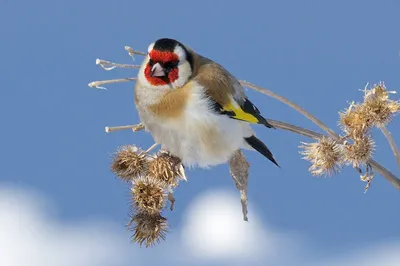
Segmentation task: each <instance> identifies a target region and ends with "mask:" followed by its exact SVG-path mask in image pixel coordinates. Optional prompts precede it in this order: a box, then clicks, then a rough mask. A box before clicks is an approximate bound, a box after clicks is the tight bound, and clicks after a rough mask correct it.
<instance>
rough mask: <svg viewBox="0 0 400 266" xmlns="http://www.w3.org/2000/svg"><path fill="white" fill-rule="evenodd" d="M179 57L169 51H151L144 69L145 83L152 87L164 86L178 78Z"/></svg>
mask: <svg viewBox="0 0 400 266" xmlns="http://www.w3.org/2000/svg"><path fill="white" fill-rule="evenodd" d="M178 64H179V56H178V55H177V54H175V53H174V52H170V51H159V50H156V49H153V50H151V51H150V52H149V61H148V62H147V65H146V67H145V69H144V75H145V77H146V79H147V81H148V82H149V83H150V84H151V85H153V86H164V85H168V84H171V83H173V82H174V81H176V80H178V78H179V67H178Z"/></svg>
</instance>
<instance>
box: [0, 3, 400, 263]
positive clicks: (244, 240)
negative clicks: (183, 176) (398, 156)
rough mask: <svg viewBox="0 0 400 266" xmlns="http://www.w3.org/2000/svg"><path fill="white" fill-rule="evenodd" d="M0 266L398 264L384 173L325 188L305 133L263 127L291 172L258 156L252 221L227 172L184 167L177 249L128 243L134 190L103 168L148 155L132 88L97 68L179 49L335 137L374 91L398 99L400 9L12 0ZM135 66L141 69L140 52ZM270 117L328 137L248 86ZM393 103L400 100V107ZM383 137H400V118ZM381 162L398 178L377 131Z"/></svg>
mask: <svg viewBox="0 0 400 266" xmlns="http://www.w3.org/2000/svg"><path fill="white" fill-rule="evenodd" d="M0 6H1V8H0V34H1V40H0V47H1V49H0V58H1V61H2V62H1V63H2V64H1V65H0V73H1V75H0V82H1V86H2V89H1V96H0V114H1V121H2V124H3V126H2V131H1V138H0V142H1V148H2V152H1V155H0V156H1V162H2V163H1V165H2V173H1V175H0V254H1V256H0V265H9V266H11V265H17V266H19V265H57V266H58V265H100V266H103V265H154V264H155V263H163V264H164V265H187V264H188V263H190V264H191V265H193V264H196V263H198V264H200V265H245V264H246V263H249V261H251V265H265V264H266V263H269V265H300V264H306V265H314V264H315V265H354V263H355V262H357V263H359V264H358V265H400V255H399V252H398V250H399V248H400V228H399V226H397V224H398V221H399V220H400V213H399V212H398V204H397V203H398V202H399V200H400V196H399V192H398V191H397V190H396V189H395V188H394V187H393V186H391V185H390V184H389V183H388V182H387V181H386V180H385V179H384V178H382V177H381V176H377V177H376V178H375V180H374V181H373V182H372V185H371V188H370V190H369V191H368V192H367V193H366V194H364V187H365V183H363V182H361V181H360V178H359V175H358V173H357V172H356V171H355V170H353V169H351V168H346V169H343V170H342V171H341V172H340V174H338V175H336V176H334V177H331V178H316V177H313V176H312V175H311V174H310V173H309V172H308V167H309V166H310V164H309V163H308V162H307V161H304V160H302V159H301V155H300V154H299V148H298V146H299V145H301V143H300V142H301V141H309V140H308V139H306V138H304V137H300V136H297V135H294V134H292V133H288V132H284V131H280V130H276V131H274V130H268V129H267V128H265V127H262V126H254V128H255V130H256V133H257V135H258V136H259V137H260V139H262V140H263V141H264V142H265V143H266V144H267V145H268V146H269V148H270V149H271V151H272V152H273V153H274V155H275V157H276V159H277V161H278V162H279V163H280V165H281V167H282V168H281V169H279V168H277V167H275V166H274V165H273V164H271V163H270V162H268V161H267V160H266V159H265V158H263V157H262V156H261V155H259V154H257V153H255V152H246V153H245V154H246V156H247V159H248V160H249V162H250V164H251V168H250V171H251V172H250V181H249V204H250V212H249V220H250V222H249V223H245V222H243V221H242V220H241V219H242V218H241V207H240V200H239V193H238V192H237V191H236V189H235V186H234V183H233V181H232V179H231V177H230V175H229V170H228V166H227V165H221V166H218V167H213V168H211V169H208V170H202V169H192V170H188V171H187V176H188V178H189V180H188V182H186V183H181V185H180V187H179V188H178V189H177V190H176V192H175V197H176V200H177V202H176V206H175V210H174V211H173V212H169V211H167V212H166V217H167V218H168V221H169V225H170V232H169V234H168V236H167V241H166V242H162V243H161V244H160V245H157V246H156V247H155V248H152V249H144V248H141V249H140V248H139V247H137V245H136V244H130V243H129V242H130V234H131V233H130V232H127V231H126V229H125V224H126V223H127V221H128V216H127V213H128V204H129V202H130V199H129V187H128V186H127V185H126V184H124V183H122V182H120V180H118V179H116V178H115V177H114V175H113V174H112V173H111V172H110V170H109V165H110V160H111V159H110V158H111V156H112V154H113V153H114V152H115V151H116V150H117V148H118V147H119V146H121V145H126V144H137V145H138V146H141V147H143V148H147V147H149V146H151V145H152V144H153V141H152V138H151V136H150V135H149V134H147V133H145V132H137V133H132V132H131V131H129V130H126V131H119V132H115V133H110V134H106V133H105V132H104V127H105V126H117V125H127V124H134V123H138V122H139V119H138V115H137V112H136V109H135V106H134V102H133V86H134V84H133V83H119V84H112V85H107V86H106V87H107V89H108V90H97V89H93V88H89V87H88V86H87V84H88V83H89V82H91V81H94V80H103V79H112V78H123V77H134V76H136V73H137V72H136V70H132V69H115V70H112V71H108V72H106V71H104V70H102V69H101V68H100V67H99V66H96V65H95V60H96V58H101V59H105V60H110V61H114V62H119V63H128V64H129V63H132V59H131V58H130V57H129V56H128V54H127V53H126V51H125V50H124V46H126V45H128V46H131V47H132V48H134V49H136V50H141V51H146V49H147V46H148V45H149V44H150V43H151V42H153V41H155V40H156V39H158V38H162V37H170V38H175V39H178V40H180V41H181V42H183V43H185V44H187V45H188V46H190V47H192V48H193V49H195V50H196V51H197V52H198V53H200V54H203V55H205V56H207V57H209V58H211V59H213V60H215V61H216V62H218V63H220V64H222V65H223V66H225V68H227V69H228V70H229V71H230V72H232V73H233V74H234V75H235V76H236V77H237V78H238V79H245V80H247V81H250V82H252V83H255V84H257V85H260V86H262V87H266V88H268V89H270V90H272V91H274V92H276V93H278V94H280V95H282V96H285V97H287V98H288V99H290V100H292V101H294V102H296V103H298V104H299V105H300V106H302V107H303V108H305V109H306V110H308V111H310V112H311V113H313V114H314V115H316V116H317V117H318V118H319V119H321V120H322V121H324V122H325V123H326V124H327V125H328V126H329V127H331V128H334V129H335V130H337V132H339V128H338V126H337V124H338V112H339V111H340V110H343V109H344V108H346V107H347V106H348V103H349V102H350V101H352V100H355V101H361V100H362V96H363V93H362V92H361V91H360V90H361V89H363V88H364V87H365V85H366V84H367V83H368V82H369V83H370V84H375V83H378V82H380V81H384V82H385V84H386V86H387V88H388V89H389V90H399V88H400V75H399V73H400V72H399V70H400V35H399V25H400V17H399V10H400V2H398V1H395V0H392V1H390V0H387V1H361V0H358V1H343V0H339V1H311V0H305V1H289V0H286V1H261V0H258V1H256V0H248V1H236V0H234V1H222V0H219V1H212V0H203V1H183V0H179V1H173V0H171V1H161V0H152V1H136V0H135V1H132V0H131V1H127V0H119V1H104V0H96V1H94V0H87V1H76V0H69V1H63V0H53V1H50V0H37V1H27V0H25V1H21V0H2V1H1V4H0ZM135 58H136V61H135V62H136V63H138V64H139V63H141V60H142V58H141V57H140V56H136V57H135ZM247 94H248V96H249V98H250V99H251V100H252V102H253V103H254V104H256V105H257V106H258V107H259V109H260V110H261V112H262V113H263V114H264V116H265V117H267V118H272V119H276V120H281V121H285V122H289V123H292V124H295V125H300V126H303V127H306V128H309V129H312V130H316V131H319V132H321V131H320V130H319V129H318V128H317V127H316V126H315V125H313V124H312V123H311V122H310V121H308V120H307V119H306V118H304V117H302V116H301V115H300V114H298V113H296V112H295V111H294V110H292V109H291V108H289V107H287V106H285V105H283V104H282V103H280V102H278V101H276V100H274V99H271V98H268V97H267V96H265V95H261V94H258V93H257V92H254V91H252V90H248V91H247ZM396 97H397V99H398V96H396V95H395V96H394V98H396ZM388 128H389V130H390V131H391V132H392V133H393V136H394V138H395V139H397V141H400V138H399V132H400V120H399V118H396V119H395V120H394V121H393V123H392V124H390V125H389V127H388ZM374 138H375V140H376V142H377V151H376V153H375V155H374V158H375V159H376V160H377V161H379V162H381V163H382V164H383V165H384V166H385V167H387V168H388V169H390V170H391V171H393V173H395V174H397V175H399V174H400V172H399V168H398V167H397V165H396V163H395V160H394V158H393V156H392V153H391V150H390V148H389V146H388V144H387V142H386V140H385V139H384V138H383V136H382V134H381V133H380V132H379V131H374Z"/></svg>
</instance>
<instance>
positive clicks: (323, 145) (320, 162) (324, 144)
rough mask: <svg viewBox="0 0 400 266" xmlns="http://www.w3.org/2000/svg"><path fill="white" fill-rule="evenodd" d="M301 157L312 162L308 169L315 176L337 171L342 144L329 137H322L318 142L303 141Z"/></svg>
mask: <svg viewBox="0 0 400 266" xmlns="http://www.w3.org/2000/svg"><path fill="white" fill-rule="evenodd" d="M302 143H303V145H302V146H300V148H303V149H304V151H302V152H300V153H301V154H302V155H304V157H303V159H305V160H308V161H310V162H311V163H312V165H311V167H310V168H309V171H310V172H311V173H312V174H313V175H315V176H321V175H324V174H325V175H327V176H330V175H332V174H335V173H337V172H338V171H339V170H340V167H341V165H342V147H341V146H342V145H341V144H339V143H338V142H337V141H336V140H334V139H332V138H330V137H322V138H321V139H319V140H318V142H314V143H304V142H302Z"/></svg>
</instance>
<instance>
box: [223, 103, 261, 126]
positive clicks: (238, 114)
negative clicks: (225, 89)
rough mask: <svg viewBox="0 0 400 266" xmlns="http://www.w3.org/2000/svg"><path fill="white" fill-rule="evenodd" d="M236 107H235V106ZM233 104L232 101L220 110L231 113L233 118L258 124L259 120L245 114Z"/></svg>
mask: <svg viewBox="0 0 400 266" xmlns="http://www.w3.org/2000/svg"><path fill="white" fill-rule="evenodd" d="M235 105H236V106H235ZM235 105H234V104H233V103H232V101H231V102H229V103H228V104H226V105H224V106H223V107H222V108H223V109H224V111H227V112H233V113H234V114H235V115H234V116H232V117H233V118H236V119H239V120H243V121H246V122H249V123H253V124H258V122H259V120H258V119H257V118H256V117H255V116H254V115H252V114H249V113H246V112H245V111H243V109H242V108H240V106H239V105H238V104H235Z"/></svg>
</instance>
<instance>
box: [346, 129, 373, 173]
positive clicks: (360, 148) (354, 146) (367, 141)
mask: <svg viewBox="0 0 400 266" xmlns="http://www.w3.org/2000/svg"><path fill="white" fill-rule="evenodd" d="M351 141H352V143H349V142H347V143H345V144H344V148H343V159H344V161H345V163H346V164H347V165H352V166H353V167H355V168H360V167H361V166H363V165H365V164H366V162H367V161H368V160H369V159H370V158H371V157H372V154H373V152H374V149H375V142H374V140H373V139H372V137H371V135H370V134H366V135H363V136H359V137H357V138H354V139H352V140H351Z"/></svg>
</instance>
